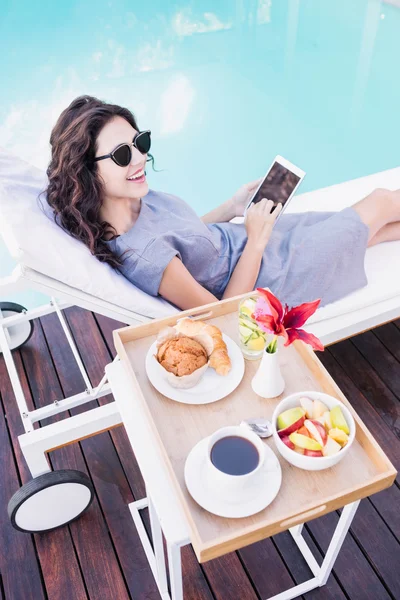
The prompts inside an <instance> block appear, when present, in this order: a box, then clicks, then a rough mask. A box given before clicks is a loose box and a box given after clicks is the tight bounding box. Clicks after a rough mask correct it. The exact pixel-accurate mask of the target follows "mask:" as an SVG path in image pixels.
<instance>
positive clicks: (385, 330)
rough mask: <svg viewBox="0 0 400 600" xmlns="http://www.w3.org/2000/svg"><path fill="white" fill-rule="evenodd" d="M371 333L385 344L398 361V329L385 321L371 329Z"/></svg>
mask: <svg viewBox="0 0 400 600" xmlns="http://www.w3.org/2000/svg"><path fill="white" fill-rule="evenodd" d="M372 333H373V334H374V335H376V337H377V338H378V340H380V341H381V342H382V344H384V345H385V346H386V348H387V349H388V350H389V351H390V352H391V353H392V354H393V356H394V357H395V358H396V360H397V361H398V362H399V363H400V330H399V328H398V327H396V325H395V324H394V323H387V324H386V325H382V326H381V327H378V328H377V329H373V330H372Z"/></svg>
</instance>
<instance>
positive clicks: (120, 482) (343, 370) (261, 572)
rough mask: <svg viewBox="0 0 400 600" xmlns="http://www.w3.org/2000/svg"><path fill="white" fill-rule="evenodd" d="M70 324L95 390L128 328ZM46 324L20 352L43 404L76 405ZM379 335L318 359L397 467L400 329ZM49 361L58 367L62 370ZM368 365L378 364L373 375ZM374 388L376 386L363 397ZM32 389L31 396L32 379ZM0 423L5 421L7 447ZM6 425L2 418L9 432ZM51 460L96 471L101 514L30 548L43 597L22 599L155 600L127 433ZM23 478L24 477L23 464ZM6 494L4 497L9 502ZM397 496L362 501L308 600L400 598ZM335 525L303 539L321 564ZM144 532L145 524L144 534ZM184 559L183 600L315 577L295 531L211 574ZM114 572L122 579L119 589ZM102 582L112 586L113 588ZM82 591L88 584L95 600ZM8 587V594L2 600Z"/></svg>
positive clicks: (252, 594)
mask: <svg viewBox="0 0 400 600" xmlns="http://www.w3.org/2000/svg"><path fill="white" fill-rule="evenodd" d="M66 314H67V318H68V322H69V324H70V327H71V330H72V333H73V335H74V337H75V338H76V341H77V345H78V348H79V352H80V353H81V356H82V359H83V361H84V363H85V365H86V367H87V369H88V371H89V375H90V377H91V380H92V382H93V383H94V384H97V383H98V381H99V380H100V378H101V377H102V375H103V370H104V366H105V364H107V363H108V362H110V359H111V356H113V355H114V352H115V351H114V348H113V341H112V330H113V329H114V328H117V327H120V326H121V325H123V324H121V323H118V322H116V321H112V320H111V319H107V318H106V317H102V316H100V315H96V317H95V318H94V317H93V315H91V314H90V313H87V312H85V311H82V310H80V309H75V308H74V309H68V310H67V311H66ZM41 322H42V324H43V330H44V332H41V331H40V326H39V327H37V330H39V337H37V333H38V332H36V333H35V336H34V337H33V338H32V340H31V342H30V343H29V344H28V346H27V347H25V348H24V349H23V350H22V357H23V360H24V364H25V368H26V370H27V375H28V379H29V382H30V384H31V387H32V393H33V396H34V399H35V401H36V402H37V404H38V405H44V404H48V403H49V401H52V400H54V399H56V398H60V397H62V396H63V393H64V394H65V395H67V394H68V395H69V394H73V393H77V392H80V391H82V390H83V389H84V384H83V381H82V378H81V376H80V374H79V370H78V369H77V367H76V365H75V362H74V361H73V360H72V354H71V353H70V351H69V349H68V346H67V345H66V342H65V339H64V337H63V336H62V335H61V329H60V327H59V325H58V321H56V317H54V315H51V316H48V317H45V318H43V319H42V320H41ZM44 334H45V335H44ZM363 335H365V334H363ZM368 335H369V334H368ZM372 335H373V336H374V338H375V340H372V341H371V339H368V340H367V342H365V341H364V340H361V342H360V340H357V345H356V344H355V339H353V340H352V341H351V342H341V343H340V344H337V345H336V346H331V347H330V348H329V349H327V350H326V351H325V352H324V353H320V354H319V358H320V359H321V360H322V362H323V363H324V365H325V366H326V368H327V369H328V371H329V372H330V373H331V374H332V376H333V377H334V379H335V380H336V382H337V383H338V385H339V387H341V389H342V390H343V392H344V393H345V394H346V395H347V396H348V398H349V399H350V401H351V402H352V404H353V406H354V408H355V410H357V412H358V413H359V414H360V417H361V418H362V419H363V420H364V422H365V424H366V425H367V427H368V428H369V429H370V430H371V432H372V434H373V435H374V436H375V437H376V439H377V441H378V442H379V443H380V444H381V445H382V447H383V448H384V450H385V451H386V452H387V454H388V456H389V458H390V459H391V460H392V462H393V463H394V464H395V466H397V468H398V467H399V465H400V445H399V442H398V438H397V437H396V434H395V433H394V431H395V430H396V431H397V429H396V427H395V426H394V425H395V414H396V411H395V409H394V408H393V407H396V404H395V402H394V399H395V400H396V401H397V404H398V399H397V398H396V394H395V393H394V391H393V390H394V389H395V388H393V377H394V382H395V385H396V382H397V374H396V373H394V364H395V363H394V362H393V361H396V363H398V354H397V353H398V347H397V345H396V344H397V339H399V343H400V321H398V322H397V323H393V324H391V326H390V327H389V328H388V326H384V328H380V329H378V330H376V331H375V332H374V333H373V334H372ZM398 336H399V337H398ZM361 337H362V336H359V338H361ZM47 344H49V349H50V353H51V354H52V359H50V362H49V363H48V364H47V365H46V361H48V359H49V358H50V356H49V352H48V348H47ZM349 345H350V346H351V348H350V349H349ZM371 348H372V349H374V350H377V349H378V348H379V349H380V350H381V354H382V357H381V358H379V359H376V358H375V356H374V354H373V351H372V350H371ZM16 354H18V353H16ZM354 356H355V357H356V358H357V364H356V369H355V370H354V369H353V367H354V365H353V363H352V362H349V361H351V360H352V359H353V358H354ZM51 360H53V361H54V366H55V371H54V366H53V365H52V364H51ZM371 360H373V361H375V363H374V365H373V366H374V368H373V369H372V368H371ZM349 365H351V368H350V367H349ZM19 369H20V371H21V377H22V378H24V373H23V370H22V363H21V361H20V365H19ZM355 371H356V376H355ZM4 373H5V368H4V364H3V371H2V359H1V358H0V382H1V381H2V374H4ZM371 373H372V374H371ZM56 375H58V377H59V379H60V381H58V379H57V377H56ZM363 375H364V379H363ZM365 378H366V379H367V382H368V384H366V385H365V386H364V387H362V385H361V384H362V382H363V381H364V382H365ZM383 379H385V381H383ZM379 382H380V385H383V388H381V387H379V392H378V391H377V390H376V389H374V386H375V385H377V384H378V386H379ZM60 383H61V387H60ZM24 385H25V387H26V389H27V391H28V394H29V389H28V382H27V381H26V380H25V383H24ZM9 387H10V386H9ZM359 387H361V390H360V389H359ZM381 389H384V391H385V396H384V401H385V402H387V403H388V405H389V406H390V407H391V410H392V412H391V413H389V416H388V415H387V414H385V413H384V408H383V407H382V403H381V404H377V401H378V400H379V393H380V391H381ZM111 400H112V397H107V398H103V399H100V401H99V403H101V404H103V403H106V402H109V401H111ZM6 401H7V407H8V411H7V418H8V420H7V426H8V429H9V432H10V436H11V442H9V449H10V450H11V444H12V446H13V451H14V453H15V456H16V461H17V463H16V464H17V465H18V470H19V476H20V477H21V478H22V479H23V480H24V479H25V480H28V479H29V478H30V476H29V473H28V471H27V468H26V465H25V463H24V461H23V458H22V455H21V453H20V450H19V445H18V441H17V435H18V434H19V433H20V432H22V425H21V420H20V416H19V412H18V410H17V407H16V403H15V399H14V397H13V394H12V392H11V391H10V390H9V392H8V397H7V399H6ZM87 408H88V406H85V407H80V408H79V409H76V412H80V411H83V410H86V409H87ZM0 412H1V411H0ZM1 423H2V421H1V414H0V440H1V435H2V428H1ZM5 425H6V424H5V422H4V419H3V429H4V426H5ZM7 435H8V434H7ZM3 436H4V433H3ZM0 443H1V442H0ZM11 456H12V455H11ZM51 457H52V461H53V463H54V465H57V466H58V467H59V468H66V467H67V468H78V469H79V470H82V471H85V469H88V472H89V473H90V475H91V477H92V479H93V482H94V484H95V487H96V493H97V496H98V500H99V503H97V500H96V501H95V504H94V506H93V507H91V509H90V510H89V511H88V512H87V513H86V514H85V515H84V516H83V517H82V518H81V519H79V520H78V521H77V522H75V523H73V524H71V526H69V527H65V528H62V529H60V530H58V531H56V532H53V533H54V536H53V533H49V534H43V535H41V536H35V541H36V548H35V545H32V548H33V553H34V558H35V559H36V564H37V567H36V569H37V571H36V576H38V577H39V583H40V586H41V589H42V596H40V595H32V596H29V595H28V594H27V590H26V589H25V587H24V585H23V584H22V583H21V586H20V589H21V590H23V592H24V595H23V596H22V597H24V599H25V598H30V597H32V598H35V600H36V598H41V597H43V598H45V597H46V594H48V597H49V598H50V599H51V600H53V599H54V600H55V599H57V600H58V599H59V598H64V597H65V598H69V597H73V598H74V600H75V599H78V600H81V598H82V600H83V599H84V598H87V597H89V598H90V599H91V600H98V599H100V600H103V599H104V600H106V599H108V598H113V600H114V598H118V600H119V599H120V598H128V597H132V598H135V600H137V599H140V598H142V599H144V598H148V599H151V600H153V598H154V600H155V599H156V598H157V599H158V598H159V595H158V592H157V590H156V588H155V582H154V580H153V578H152V575H151V571H150V569H149V567H148V565H147V561H146V559H145V557H144V554H143V551H142V548H141V545H140V542H139V540H138V536H137V533H136V530H135V528H134V527H133V522H132V520H131V517H130V514H129V511H128V509H127V506H126V505H127V503H128V502H130V501H131V500H132V499H133V498H134V497H135V498H140V497H142V496H143V495H144V494H145V489H144V483H143V480H142V478H141V474H140V471H139V468H138V465H137V463H136V460H135V458H134V456H133V453H132V451H131V448H130V444H129V442H128V440H127V437H126V434H125V431H124V428H122V427H121V428H118V429H115V430H113V431H112V432H110V433H104V434H99V435H97V436H95V437H93V438H90V439H88V440H84V441H83V442H81V444H80V445H78V444H74V445H72V446H69V447H68V448H63V449H59V450H57V451H55V452H53V453H52V454H51ZM13 461H14V459H13ZM2 468H3V470H4V468H6V469H7V470H8V471H10V473H11V475H9V476H11V479H12V465H11V466H10V463H9V461H8V462H7V464H6V465H4V464H3V465H2V466H0V469H2ZM0 476H1V473H0ZM15 477H17V479H18V474H17V472H16V471H15V464H14V478H15ZM398 480H399V479H398ZM2 491H3V490H0V498H1V493H2ZM399 498H400V489H399V487H398V486H396V485H395V486H392V487H391V488H389V489H388V490H384V491H383V492H380V493H379V494H376V495H374V496H372V497H371V498H370V499H368V500H363V501H362V503H361V506H360V509H359V511H358V512H357V514H356V517H355V520H354V522H353V526H352V530H351V535H350V536H347V538H346V541H345V544H344V546H343V548H342V551H341V552H340V554H339V557H338V560H337V563H336V565H335V571H334V574H333V575H332V576H331V577H330V578H329V580H328V584H327V586H325V587H323V588H318V589H316V590H313V591H312V592H309V593H308V594H306V595H305V598H306V599H308V598H310V600H311V599H312V600H333V599H335V600H344V599H345V598H347V599H350V600H359V599H360V598H362V599H363V600H364V599H365V600H368V599H369V598H374V600H380V599H382V600H384V599H386V598H396V597H400V590H399V585H400V584H399V582H398V581H397V579H398V578H397V573H398V568H397V569H396V560H397V556H398V554H396V550H398V548H399V544H398V541H397V540H398V539H399V533H400V513H399V511H398V502H399ZM145 513H146V511H145ZM337 519H338V514H337V513H331V514H330V515H326V516H325V517H322V518H320V519H317V520H314V521H312V522H310V523H309V524H308V525H307V527H306V528H305V529H304V537H305V538H306V539H307V541H308V542H309V544H310V546H311V548H312V550H313V553H314V555H315V556H316V558H317V560H318V561H319V562H320V561H321V560H322V553H323V552H324V551H325V550H326V545H327V543H328V540H329V539H330V537H331V534H332V531H333V528H334V525H335V523H336V522H337ZM147 522H148V521H147V518H146V515H145V524H147ZM0 524H1V519H0ZM0 531H1V530H0ZM13 532H14V530H13ZM15 533H16V534H18V532H15ZM20 535H21V536H22V539H23V540H27V539H31V536H26V535H24V534H20ZM56 535H60V538H59V539H58V538H57V537H56ZM396 536H397V540H396ZM106 539H108V544H107V542H106V541H105V540H106ZM99 540H100V548H99ZM314 540H315V542H316V544H315V543H314ZM68 547H69V550H68ZM24 550H26V548H24ZM35 552H37V556H38V558H39V561H38V559H37V558H36V554H35ZM182 559H183V570H184V572H183V575H184V590H185V600H212V599H213V598H214V599H216V600H238V599H239V598H240V600H256V599H257V600H258V599H259V598H265V597H268V596H270V595H271V594H274V593H278V592H280V591H282V590H283V589H286V588H288V587H291V586H293V585H295V584H296V583H300V582H302V581H305V580H306V579H308V578H310V576H311V573H310V571H309V569H308V566H307V565H306V563H305V561H304V560H303V559H302V558H301V556H300V554H299V551H298V549H297V547H296V546H295V544H294V542H293V540H292V538H291V536H290V534H289V533H288V532H286V533H284V534H280V535H279V536H276V537H274V538H273V541H272V540H264V541H263V542H259V543H258V544H255V545H253V546H249V547H247V548H244V549H242V550H240V551H239V552H238V553H232V554H229V555H227V556H225V557H222V558H221V559H217V560H213V561H210V562H208V563H205V564H204V565H202V566H200V565H198V563H197V560H196V558H195V556H194V553H193V550H192V549H191V547H186V548H184V549H183V551H182ZM50 560H53V561H54V560H55V562H56V565H57V566H55V565H51V564H50ZM109 561H111V563H112V565H113V566H112V568H111V569H110V570H109V572H108V575H104V573H102V572H101V571H102V569H103V566H104V565H105V564H106V563H107V562H109ZM39 563H40V564H39ZM78 563H79V564H78ZM0 564H1V559H0ZM65 564H68V570H65ZM7 566H8V565H7ZM8 568H9V566H8ZM71 568H72V571H71ZM106 568H107V567H106ZM40 569H42V570H43V580H44V581H42V580H41V579H40ZM111 573H112V574H113V575H116V577H117V585H115V580H114V578H113V577H112V575H111ZM289 573H290V574H289ZM82 575H83V577H82ZM30 576H32V573H30ZM0 577H1V578H2V580H1V582H0V598H1V594H2V593H3V595H5V599H6V600H10V598H11V599H12V600H14V597H13V596H9V595H8V596H7V589H6V586H5V585H4V583H5V578H4V574H3V571H2V569H0ZM68 578H69V580H70V587H69V588H68V586H67V579H68ZM96 579H97V580H98V581H97V582H96V581H95V580H96ZM99 580H100V581H99ZM105 581H106V582H107V583H106V585H104V582H105ZM43 583H45V585H46V589H44V587H43ZM84 584H85V585H86V586H87V592H88V596H87V595H86V591H85V587H84ZM2 585H3V587H4V590H6V591H5V592H4V590H2ZM119 586H120V587H119ZM71 590H73V591H72V594H73V595H71ZM121 590H122V593H121ZM128 590H129V593H128ZM28 591H30V590H28ZM111 591H112V593H113V595H111ZM17 597H18V596H17ZM18 600H19V597H18Z"/></svg>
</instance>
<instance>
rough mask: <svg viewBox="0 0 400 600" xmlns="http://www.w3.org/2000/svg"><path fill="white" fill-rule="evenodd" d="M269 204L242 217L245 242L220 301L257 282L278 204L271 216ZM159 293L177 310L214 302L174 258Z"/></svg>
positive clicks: (165, 273)
mask: <svg viewBox="0 0 400 600" xmlns="http://www.w3.org/2000/svg"><path fill="white" fill-rule="evenodd" d="M272 207H273V202H272V201H271V200H268V201H267V200H262V201H261V202H259V203H258V204H255V205H253V206H251V207H250V209H249V210H248V212H247V216H246V224H245V226H246V230H247V236H248V238H247V243H246V246H245V248H244V250H243V252H242V256H241V257H240V259H239V260H238V262H237V265H236V267H235V269H234V271H233V273H232V276H231V278H230V281H229V283H228V285H227V287H226V289H225V292H224V295H223V298H231V297H233V296H238V295H239V294H244V293H245V292H251V291H252V290H254V285H255V283H256V281H257V277H258V273H259V271H260V265H261V260H262V257H263V253H264V249H265V247H266V245H267V243H268V240H269V237H270V235H271V231H272V227H273V225H274V222H275V220H276V217H277V216H278V214H279V213H280V211H281V208H282V205H278V207H277V208H276V209H275V211H274V212H273V213H271V210H272ZM159 293H160V294H161V296H162V297H163V298H165V299H166V300H168V302H172V304H175V305H176V306H178V307H179V308H180V309H181V310H187V309H189V308H196V307H197V306H203V305H204V304H210V303H211V302H216V301H217V300H218V299H217V298H216V297H215V296H214V295H213V294H211V292H209V291H208V290H206V289H205V288H203V286H202V285H200V283H198V282H197V281H196V280H195V279H194V277H193V276H192V275H191V274H190V273H189V271H188V270H187V268H186V267H185V265H184V264H183V263H182V261H181V260H180V259H179V258H177V257H176V256H175V257H174V258H173V259H172V260H171V261H170V263H169V264H168V266H167V268H166V269H165V271H164V274H163V277H162V280H161V284H160V289H159Z"/></svg>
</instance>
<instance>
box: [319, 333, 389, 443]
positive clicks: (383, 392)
mask: <svg viewBox="0 0 400 600" xmlns="http://www.w3.org/2000/svg"><path fill="white" fill-rule="evenodd" d="M364 336H367V339H368V341H367V342H363V341H360V340H357V342H356V341H355V340H356V338H354V339H353V341H350V340H346V341H344V342H339V343H338V344H335V345H334V346H331V347H330V348H329V351H330V352H331V353H332V355H333V356H334V357H335V358H336V360H337V361H338V362H339V364H340V365H341V366H342V367H343V369H344V371H345V372H346V373H347V374H348V375H349V377H350V378H351V379H352V380H353V382H354V384H355V385H356V387H357V388H358V390H359V391H360V392H361V393H362V394H363V396H364V397H365V398H366V399H367V400H368V401H369V402H370V403H371V405H372V406H373V407H374V409H375V410H376V411H377V412H378V413H379V414H380V415H381V416H382V418H383V419H384V420H385V421H386V423H387V424H388V425H389V427H390V428H391V429H392V431H393V432H394V433H396V435H397V436H398V437H400V418H399V417H400V415H399V401H398V398H396V396H395V394H394V393H393V392H392V390H391V389H390V388H389V387H388V385H387V384H386V383H385V381H383V380H382V379H381V377H380V376H379V375H378V373H377V372H376V371H375V370H374V369H373V368H371V365H370V364H369V362H368V361H367V360H366V358H365V357H364V356H363V354H362V353H361V352H360V348H361V347H363V348H364V349H365V348H366V347H367V346H368V344H369V343H370V340H371V337H372V339H373V340H375V341H378V340H377V338H376V337H375V336H374V334H373V333H372V332H367V333H365V334H362V335H361V336H358V337H359V338H364V339H365V337H364ZM373 346H374V347H376V344H373ZM379 346H381V347H380V348H379V349H378V351H380V350H383V349H384V347H383V345H382V344H379V343H378V347H379ZM387 354H389V353H387ZM396 363H397V361H396ZM398 368H399V366H398V364H397V369H398Z"/></svg>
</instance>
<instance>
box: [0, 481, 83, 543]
mask: <svg viewBox="0 0 400 600" xmlns="http://www.w3.org/2000/svg"><path fill="white" fill-rule="evenodd" d="M93 497H94V489H93V484H92V482H91V481H90V479H89V477H88V476H87V475H85V473H82V472H81V471H73V470H69V469H68V470H67V469H64V470H62V471H51V472H50V473H44V474H43V475H39V477H36V478H35V479H32V481H29V482H28V483H26V484H25V485H23V486H22V487H21V488H20V489H19V490H18V491H17V492H15V494H14V495H13V496H12V498H11V499H10V501H9V503H8V516H9V517H10V520H11V524H12V526H13V527H14V528H15V529H18V531H24V532H26V533H43V532H45V531H51V530H52V529H57V527H62V526H63V525H67V523H71V521H75V519H77V518H78V517H80V516H81V514H82V513H83V512H84V511H85V510H86V509H87V508H88V507H89V506H90V504H91V502H92V500H93Z"/></svg>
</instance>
